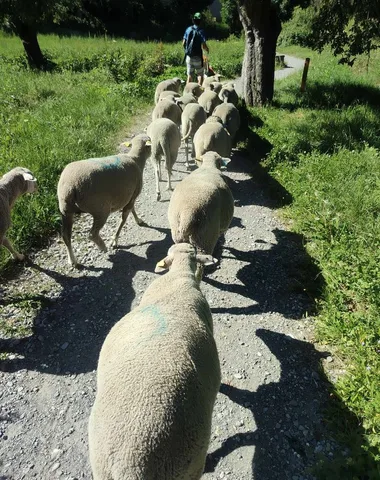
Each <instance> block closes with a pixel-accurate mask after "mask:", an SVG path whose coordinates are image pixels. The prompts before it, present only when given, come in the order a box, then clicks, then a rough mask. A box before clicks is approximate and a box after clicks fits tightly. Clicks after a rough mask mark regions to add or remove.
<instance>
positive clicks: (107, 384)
mask: <svg viewBox="0 0 380 480" xmlns="http://www.w3.org/2000/svg"><path fill="white" fill-rule="evenodd" d="M170 275H171V272H169V273H167V274H166V275H164V276H162V277H159V278H157V279H156V280H155V281H154V282H153V283H152V284H151V285H150V286H149V287H148V289H147V290H146V292H145V293H144V295H143V298H142V300H141V303H140V305H139V307H137V308H135V309H134V310H133V311H132V312H131V313H129V314H128V315H126V316H125V317H123V318H122V319H121V320H120V321H119V322H118V323H117V324H116V325H115V326H114V327H113V328H112V330H111V332H110V333H109V334H108V336H107V338H106V340H105V342H104V344H103V347H102V349H101V352H100V357H99V364H98V372H97V394H96V399H95V403H94V406H93V408H92V411H91V415H90V422H89V446H90V461H91V466H92V468H93V473H94V478H95V479H96V480H97V479H105V478H120V479H121V478H128V480H140V479H141V478H144V479H145V480H169V479H173V480H174V479H180V478H181V479H190V478H191V479H193V478H194V479H196V478H200V476H201V474H202V473H203V468H204V461H205V457H206V454H207V447H208V442H209V438H210V433H211V417H212V409H213V405H214V402H215V398H216V395H217V392H218V390H219V386H220V367H219V360H218V353H217V349H216V345H215V341H214V339H213V336H212V328H210V325H211V324H212V318H211V312H210V309H209V306H208V304H207V301H206V300H205V298H204V296H203V295H202V293H201V292H200V290H199V287H198V285H197V284H196V282H195V280H194V278H191V277H190V276H189V275H186V276H184V275H183V273H182V274H180V273H179V274H178V277H174V278H173V276H172V275H171V276H170ZM168 276H169V277H168ZM179 291H181V292H182V293H181V295H180V296H179V295H178V292H179ZM184 312H186V313H184ZM197 474H198V475H199V476H196V475H197Z"/></svg>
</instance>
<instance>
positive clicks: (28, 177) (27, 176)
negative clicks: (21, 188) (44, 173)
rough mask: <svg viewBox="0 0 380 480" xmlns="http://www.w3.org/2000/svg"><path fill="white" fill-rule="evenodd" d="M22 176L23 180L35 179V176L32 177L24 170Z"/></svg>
mask: <svg viewBox="0 0 380 480" xmlns="http://www.w3.org/2000/svg"><path fill="white" fill-rule="evenodd" d="M22 176H23V177H24V180H26V181H27V182H28V181H31V180H35V178H34V177H33V175H32V174H31V173H28V172H24V173H23V174H22Z"/></svg>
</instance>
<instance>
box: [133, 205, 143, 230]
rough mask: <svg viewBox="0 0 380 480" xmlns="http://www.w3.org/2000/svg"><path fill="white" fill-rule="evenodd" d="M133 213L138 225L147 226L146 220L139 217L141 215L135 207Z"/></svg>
mask: <svg viewBox="0 0 380 480" xmlns="http://www.w3.org/2000/svg"><path fill="white" fill-rule="evenodd" d="M132 215H133V218H134V219H135V222H136V223H137V225H138V226H139V227H144V226H146V223H145V222H144V220H142V219H141V218H139V217H138V216H137V213H136V210H135V207H133V208H132Z"/></svg>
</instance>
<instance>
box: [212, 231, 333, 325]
mask: <svg viewBox="0 0 380 480" xmlns="http://www.w3.org/2000/svg"><path fill="white" fill-rule="evenodd" d="M273 233H274V234H275V236H276V241H277V243H276V244H274V245H270V248H269V249H261V248H258V249H256V250H252V251H247V252H245V251H241V250H238V249H236V248H234V247H229V246H224V247H223V254H222V259H223V258H230V259H236V260H238V261H239V262H243V263H244V266H242V267H241V268H240V269H239V270H238V272H237V274H236V278H237V279H238V280H240V283H224V282H222V281H220V280H217V279H215V278H211V277H208V278H205V279H204V281H205V282H207V283H208V284H210V285H212V286H214V287H216V288H218V289H220V290H222V291H227V292H231V293H234V294H236V295H239V296H241V297H245V298H248V299H251V300H252V304H251V305H248V306H241V305H239V303H240V302H239V300H238V297H237V298H236V301H235V305H233V306H229V307H213V308H212V312H213V313H217V314H222V313H228V314H234V315H252V314H260V313H264V312H278V313H281V314H282V315H284V316H285V317H287V318H294V319H297V318H302V316H303V315H304V314H305V312H311V311H313V309H314V308H315V305H314V302H315V299H316V298H318V297H319V295H320V293H321V291H322V289H323V285H324V279H323V276H322V275H321V272H320V270H319V268H318V267H317V266H316V264H315V263H314V261H313V259H312V258H311V257H310V256H309V255H308V254H307V252H306V251H305V249H304V246H303V245H304V240H303V238H302V236H301V235H299V234H296V233H292V232H288V231H286V230H279V229H275V230H273ZM255 243H257V244H258V245H259V246H261V245H266V242H264V241H261V240H260V241H258V240H257V241H256V242H255Z"/></svg>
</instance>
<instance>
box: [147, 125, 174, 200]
mask: <svg viewBox="0 0 380 480" xmlns="http://www.w3.org/2000/svg"><path fill="white" fill-rule="evenodd" d="M147 133H148V135H149V137H150V138H151V141H152V156H151V158H152V162H153V165H154V173H155V177H156V195H157V197H156V198H157V200H160V199H161V190H160V181H161V179H162V178H161V157H162V156H164V157H165V167H166V171H167V172H168V186H167V190H172V186H171V181H170V176H171V173H172V167H173V165H174V163H175V162H176V160H177V156H178V150H179V147H180V146H181V134H180V133H179V130H178V127H177V125H176V124H175V123H174V122H173V121H172V120H169V119H168V118H159V119H157V120H155V121H154V122H152V123H151V124H150V125H149V126H148V128H147Z"/></svg>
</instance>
